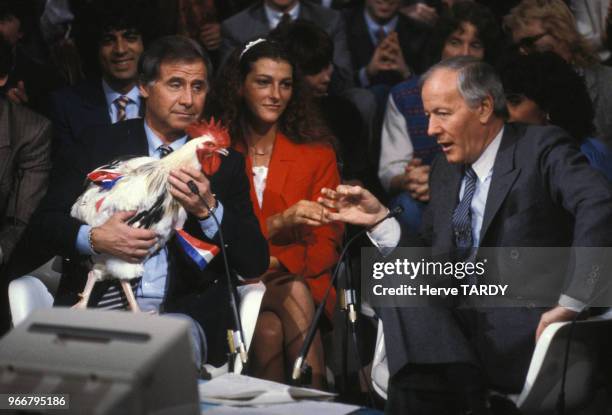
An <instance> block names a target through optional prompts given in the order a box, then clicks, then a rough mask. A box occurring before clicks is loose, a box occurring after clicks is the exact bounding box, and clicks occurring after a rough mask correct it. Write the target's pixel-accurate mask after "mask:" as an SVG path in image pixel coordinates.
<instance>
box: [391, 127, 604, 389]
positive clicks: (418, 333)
mask: <svg viewBox="0 0 612 415" xmlns="http://www.w3.org/2000/svg"><path fill="white" fill-rule="evenodd" d="M461 179H462V167H461V166H459V165H451V164H449V163H448V162H447V161H446V159H445V158H444V157H443V156H442V157H439V158H437V159H436V160H435V161H434V164H433V165H432V172H431V176H430V189H431V201H430V203H429V205H428V208H427V210H426V212H425V215H424V218H423V221H424V224H423V232H422V235H423V237H424V239H425V241H424V242H423V243H424V244H425V246H427V245H429V246H432V251H433V253H434V254H443V253H448V252H450V251H452V250H453V249H454V242H453V240H454V239H453V238H454V236H453V233H452V230H451V229H452V225H451V218H452V213H453V210H454V209H455V207H456V206H457V203H458V198H459V189H460V185H461ZM480 236H481V239H480V241H481V244H480V246H481V247H519V248H518V250H517V253H518V255H516V254H515V255H509V256H508V257H506V258H497V261H498V263H499V264H504V263H505V264H512V262H513V261H517V260H518V259H519V258H520V259H521V260H523V258H524V256H525V255H528V254H529V251H530V250H529V249H528V248H520V247H538V246H539V247H554V246H557V247H562V246H575V247H607V246H612V188H611V186H610V184H609V182H608V181H607V180H606V178H605V177H604V176H603V175H601V174H600V173H599V172H597V171H596V170H594V169H592V168H591V167H590V166H589V165H588V163H587V160H586V158H585V157H584V156H583V155H582V154H581V153H580V152H579V150H578V148H577V147H576V146H575V145H574V144H573V143H572V140H571V139H570V138H569V136H568V135H567V133H565V132H564V131H563V130H561V129H559V128H557V127H539V126H529V127H528V126H524V125H520V124H508V125H506V127H505V131H504V135H503V137H502V142H501V145H500V148H499V151H498V153H497V156H496V159H495V165H494V169H493V176H492V179H491V186H490V188H489V193H488V196H487V201H486V207H485V212H484V219H483V224H482V229H481V234H480ZM509 253H510V251H509ZM593 264H594V263H593V262H591V258H579V257H577V259H576V264H575V266H572V267H570V266H569V264H568V263H564V264H552V263H551V264H550V269H549V270H548V271H549V272H548V273H546V270H545V271H544V272H543V273H542V274H540V275H539V276H538V278H539V279H543V280H546V281H547V282H548V283H549V284H550V287H557V288H558V289H559V291H557V292H555V293H552V294H553V295H554V296H555V298H557V297H558V295H559V294H561V293H564V294H566V295H568V296H570V297H572V298H575V299H577V300H581V301H583V302H585V303H586V302H588V300H589V299H591V298H592V297H593V295H594V294H595V293H596V292H598V290H599V289H601V288H602V286H604V285H606V284H607V282H606V281H605V278H599V276H598V277H597V278H595V280H598V281H599V282H593V281H589V279H588V277H589V275H590V273H591V271H592V265H593ZM605 272H606V271H605V270H604V268H603V267H602V270H601V274H602V275H601V276H604V274H605ZM564 273H565V274H566V275H564ZM564 276H567V278H568V280H567V283H566V284H565V288H564V284H563V282H564V281H563V279H564ZM538 282H539V281H528V283H533V284H536V285H537V284H538ZM511 288H515V287H511ZM551 290H552V288H551ZM380 312H381V317H382V319H383V322H384V326H385V342H386V345H387V355H388V357H389V365H390V373H391V374H392V375H393V374H394V373H396V372H397V371H398V370H399V369H401V368H402V367H403V366H404V365H405V364H406V363H445V362H457V361H460V362H466V361H468V362H472V363H475V364H480V365H482V366H483V368H484V370H485V372H486V375H487V376H488V379H489V381H490V382H491V383H492V385H493V386H495V387H498V388H500V389H503V390H508V391H517V390H518V391H520V388H521V387H522V384H523V382H524V379H525V375H526V373H527V368H528V365H529V361H530V358H531V352H532V351H533V347H534V334H535V329H536V327H537V324H538V322H539V318H540V316H541V313H542V312H543V309H538V308H531V309H528V308H518V307H517V308H512V309H508V308H494V309H490V310H484V311H482V310H479V312H478V313H474V315H471V316H470V317H468V320H470V321H469V323H468V326H469V327H472V328H473V332H472V333H470V334H471V336H472V337H471V339H469V340H466V337H470V335H468V336H466V334H465V333H464V332H462V331H461V330H459V329H458V326H457V324H456V322H455V321H453V318H454V317H450V318H449V311H448V310H446V309H442V308H432V307H429V308H412V309H408V308H403V309H402V308H397V309H391V308H385V309H383V308H381V309H380ZM451 314H452V313H451ZM464 317H465V315H464ZM430 333H436V336H435V339H434V338H432V336H431V335H430Z"/></svg>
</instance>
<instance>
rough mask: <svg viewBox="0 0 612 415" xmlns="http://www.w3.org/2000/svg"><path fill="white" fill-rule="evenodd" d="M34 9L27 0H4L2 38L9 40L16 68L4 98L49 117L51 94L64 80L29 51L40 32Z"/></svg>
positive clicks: (0, 0) (1, 1)
mask: <svg viewBox="0 0 612 415" xmlns="http://www.w3.org/2000/svg"><path fill="white" fill-rule="evenodd" d="M32 7H33V5H32V4H30V3H29V2H27V1H25V0H0V36H2V37H4V39H5V40H6V41H8V43H9V44H10V45H11V47H12V53H13V65H12V67H11V68H10V70H9V72H8V77H7V80H6V82H5V84H4V86H2V87H1V88H0V96H2V97H5V98H6V99H8V100H10V101H11V102H14V103H16V104H22V105H26V106H28V107H29V108H31V109H33V110H35V111H36V112H39V113H42V114H46V106H45V103H46V99H47V98H48V95H49V93H50V92H51V91H53V90H54V89H56V88H59V87H60V86H62V85H63V81H62V79H61V77H60V75H59V74H58V72H57V71H56V70H55V68H53V67H52V66H50V65H48V64H46V63H45V62H43V61H42V60H41V59H40V58H39V57H36V58H35V57H34V55H33V54H31V53H30V51H28V50H26V48H25V43H26V41H27V40H28V39H29V38H31V37H32V36H33V35H34V34H35V29H36V26H35V17H34V16H33V15H32V10H31V9H32Z"/></svg>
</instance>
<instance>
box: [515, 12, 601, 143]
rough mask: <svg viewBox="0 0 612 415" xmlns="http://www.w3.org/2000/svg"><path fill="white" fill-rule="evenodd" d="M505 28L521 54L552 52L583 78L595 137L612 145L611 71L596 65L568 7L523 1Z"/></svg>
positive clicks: (596, 59) (595, 59) (595, 57)
mask: <svg viewBox="0 0 612 415" xmlns="http://www.w3.org/2000/svg"><path fill="white" fill-rule="evenodd" d="M504 26H505V27H506V29H507V30H508V31H509V32H510V34H511V35H512V39H513V41H514V44H515V46H516V48H517V49H518V50H519V51H520V52H521V53H524V54H530V53H533V52H547V51H550V52H554V53H556V54H557V55H559V56H560V57H562V58H563V59H564V60H565V61H567V62H568V63H570V64H572V65H573V66H574V69H575V70H576V71H577V72H578V73H579V74H581V75H583V76H584V80H585V83H586V85H587V89H588V91H589V96H590V97H591V100H592V101H593V106H594V108H595V119H594V123H595V128H596V136H597V137H598V138H600V139H601V140H603V141H606V142H611V141H612V117H610V114H611V113H612V68H610V67H607V66H604V65H602V64H600V63H599V62H598V58H597V56H596V55H595V54H594V52H593V51H592V49H591V48H590V46H589V44H588V42H587V41H586V39H585V38H584V37H583V36H582V35H581V34H580V33H579V32H578V30H577V28H576V21H575V19H574V16H573V15H572V12H571V11H570V9H569V8H568V7H567V5H566V4H565V3H564V2H563V1H562V0H544V1H542V0H523V1H521V3H519V5H518V6H516V7H515V8H513V9H512V11H511V12H510V14H509V15H508V16H506V17H505V18H504Z"/></svg>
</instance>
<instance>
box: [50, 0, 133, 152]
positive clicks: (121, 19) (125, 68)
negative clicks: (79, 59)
mask: <svg viewBox="0 0 612 415" xmlns="http://www.w3.org/2000/svg"><path fill="white" fill-rule="evenodd" d="M95 10H97V9H95ZM92 13H93V11H92ZM96 17H97V20H96V21H95V27H93V28H92V27H89V35H88V36H87V37H88V38H91V41H90V42H84V43H91V45H90V46H91V49H92V50H95V51H97V63H98V66H99V72H100V73H101V79H100V78H98V79H94V80H86V81H82V82H80V83H78V84H77V85H74V86H70V87H67V88H64V89H61V90H59V91H56V92H54V93H53V94H52V95H51V99H50V116H51V120H52V122H53V126H54V127H55V137H54V153H56V152H57V150H58V149H59V148H61V147H62V146H66V145H70V144H72V143H74V141H75V140H76V139H77V137H81V134H82V133H83V131H84V130H85V129H87V128H89V127H92V126H95V125H98V126H106V125H110V124H113V123H116V122H118V121H124V120H129V119H132V118H138V117H140V116H142V109H143V108H141V102H140V95H139V93H138V59H139V58H140V55H141V54H142V51H143V48H144V41H143V32H144V30H143V24H144V22H143V19H142V17H141V14H140V13H139V10H138V9H137V8H135V7H133V6H130V5H129V3H126V2H125V1H113V2H105V3H104V7H103V8H100V10H99V12H98V13H96ZM80 24H84V22H81V23H80ZM85 139H87V137H85Z"/></svg>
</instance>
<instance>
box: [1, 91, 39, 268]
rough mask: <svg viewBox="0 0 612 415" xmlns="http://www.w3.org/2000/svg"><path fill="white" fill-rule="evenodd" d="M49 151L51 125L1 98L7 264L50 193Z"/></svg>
mask: <svg viewBox="0 0 612 415" xmlns="http://www.w3.org/2000/svg"><path fill="white" fill-rule="evenodd" d="M50 148H51V123H50V122H49V121H48V120H47V119H46V118H44V117H42V116H40V115H38V114H37V113H35V112H33V111H31V110H29V109H28V108H26V107H24V106H22V105H16V104H13V103H11V102H9V101H6V100H4V99H2V98H0V218H1V220H2V222H1V223H0V246H1V247H2V251H3V256H4V262H8V258H9V257H10V255H11V253H12V252H13V249H14V248H15V246H16V244H17V242H18V241H19V239H20V238H21V236H22V235H23V232H24V230H25V228H26V226H27V224H28V222H29V221H30V216H31V215H32V213H33V212H34V210H35V209H36V206H38V203H39V202H40V200H41V199H42V197H43V196H44V194H45V192H46V191H47V179H48V176H49V171H50V170H51V160H50ZM0 265H1V263H0Z"/></svg>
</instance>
